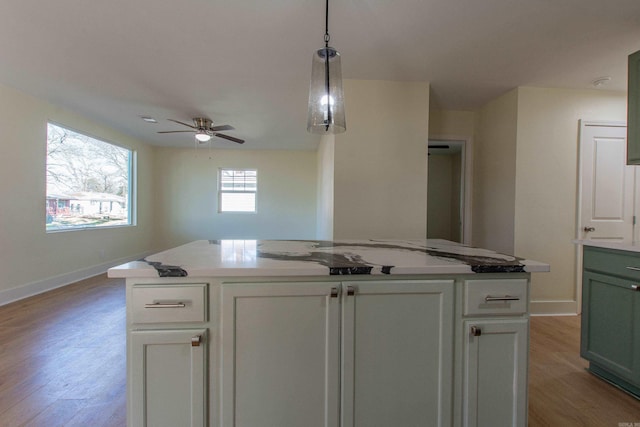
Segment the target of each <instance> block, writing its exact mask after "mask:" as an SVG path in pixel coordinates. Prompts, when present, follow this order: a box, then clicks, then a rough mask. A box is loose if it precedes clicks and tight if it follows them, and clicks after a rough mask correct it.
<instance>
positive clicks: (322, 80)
mask: <svg viewBox="0 0 640 427" xmlns="http://www.w3.org/2000/svg"><path fill="white" fill-rule="evenodd" d="M329 40H330V36H329V0H326V3H325V33H324V47H323V48H321V49H318V50H317V51H315V52H314V53H313V59H312V63H311V83H310V85H309V110H308V115H307V131H308V132H310V133H315V134H337V133H342V132H344V131H345V130H347V126H346V122H345V114H344V93H343V91H342V70H341V68H342V67H341V64H340V53H338V51H337V50H336V49H334V48H332V47H330V46H329Z"/></svg>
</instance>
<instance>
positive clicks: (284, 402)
mask: <svg viewBox="0 0 640 427" xmlns="http://www.w3.org/2000/svg"><path fill="white" fill-rule="evenodd" d="M339 287H340V284H339V283H317V282H313V283H279V284H273V283H269V284H230V285H223V286H222V330H221V332H222V333H221V340H222V341H221V344H222V371H221V375H222V377H221V381H222V386H221V387H222V391H221V392H222V405H221V423H220V425H221V426H225V427H236V426H237V427H252V426H256V427H288V426H291V427H298V426H305V427H316V426H317V427H337V426H338V403H339V397H340V389H339V375H340V365H339V356H340V352H339V351H340V350H339V345H340V326H339V325H340V323H339V321H340V318H339V315H340V310H339V308H340V304H339V299H338V293H339Z"/></svg>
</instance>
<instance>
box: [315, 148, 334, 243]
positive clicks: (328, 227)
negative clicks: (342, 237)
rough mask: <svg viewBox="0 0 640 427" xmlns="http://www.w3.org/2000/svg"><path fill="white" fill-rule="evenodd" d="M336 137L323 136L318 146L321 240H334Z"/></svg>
mask: <svg viewBox="0 0 640 427" xmlns="http://www.w3.org/2000/svg"><path fill="white" fill-rule="evenodd" d="M334 161H335V136H334V135H326V136H322V138H321V139H320V143H319V145H318V182H317V190H316V191H317V218H316V221H317V229H316V237H317V238H318V239H320V240H333V175H334V171H333V170H334V168H333V163H334Z"/></svg>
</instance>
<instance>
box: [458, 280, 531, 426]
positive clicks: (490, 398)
mask: <svg viewBox="0 0 640 427" xmlns="http://www.w3.org/2000/svg"><path fill="white" fill-rule="evenodd" d="M527 290H528V283H527V280H526V279H511V280H505V279H503V280H491V279H489V280H487V279H482V280H468V281H466V282H465V283H464V304H463V306H464V310H463V316H466V318H465V317H463V320H462V324H461V327H460V332H461V333H460V335H461V338H462V339H461V340H460V341H461V342H462V347H463V355H462V377H463V378H462V425H463V426H465V427H483V426H514V427H515V426H517V427H525V426H526V425H527V371H528V360H529V359H528V347H529V318H528V315H527V306H528V296H527Z"/></svg>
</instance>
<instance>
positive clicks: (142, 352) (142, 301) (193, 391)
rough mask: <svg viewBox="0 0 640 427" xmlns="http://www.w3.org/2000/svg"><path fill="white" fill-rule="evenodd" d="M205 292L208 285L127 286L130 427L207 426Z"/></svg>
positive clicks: (206, 302)
mask: <svg viewBox="0 0 640 427" xmlns="http://www.w3.org/2000/svg"><path fill="white" fill-rule="evenodd" d="M207 291H208V285H207V284H206V283H199V284H189V283H185V284H171V285H163V284H158V283H151V284H139V283H135V284H132V285H131V286H127V330H128V333H127V393H128V398H127V403H128V407H127V425H128V426H129V427H143V426H144V427H164V426H166V427H175V426H181V427H182V426H184V427H202V426H206V425H208V420H207V417H208V415H207V414H208V397H207V396H208V394H207V388H208V386H207V382H208V381H207V378H208V363H207V361H208V349H209V336H208V328H207V327H206V321H207V305H208V299H207V294H208V292H207ZM212 351H215V350H214V349H213V348H212Z"/></svg>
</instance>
